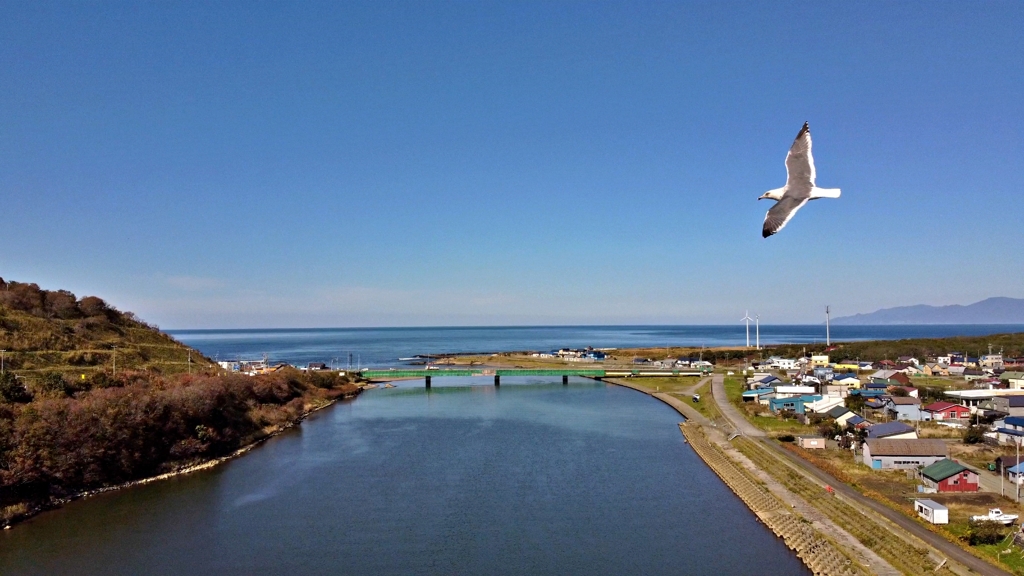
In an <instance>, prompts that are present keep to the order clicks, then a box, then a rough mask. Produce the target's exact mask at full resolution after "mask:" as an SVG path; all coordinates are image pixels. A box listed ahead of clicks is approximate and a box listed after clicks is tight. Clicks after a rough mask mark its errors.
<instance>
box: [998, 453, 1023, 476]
mask: <svg viewBox="0 0 1024 576" xmlns="http://www.w3.org/2000/svg"><path fill="white" fill-rule="evenodd" d="M995 462H996V470H1002V471H1003V472H1004V473H1005V472H1006V471H1007V470H1009V469H1010V468H1012V467H1014V466H1016V465H1018V464H1020V463H1021V462H1024V455H1021V456H1015V455H1013V454H1008V455H1003V456H997V457H996V460H995Z"/></svg>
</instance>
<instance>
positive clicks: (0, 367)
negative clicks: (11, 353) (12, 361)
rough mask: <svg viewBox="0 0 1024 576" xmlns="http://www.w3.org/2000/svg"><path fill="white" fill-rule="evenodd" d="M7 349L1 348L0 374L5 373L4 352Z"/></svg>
mask: <svg viewBox="0 0 1024 576" xmlns="http://www.w3.org/2000/svg"><path fill="white" fill-rule="evenodd" d="M5 352H7V350H0V374H3V373H4V353H5Z"/></svg>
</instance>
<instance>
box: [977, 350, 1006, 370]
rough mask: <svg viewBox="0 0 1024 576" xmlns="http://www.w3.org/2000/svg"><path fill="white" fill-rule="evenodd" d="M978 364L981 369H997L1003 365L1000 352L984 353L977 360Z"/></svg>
mask: <svg viewBox="0 0 1024 576" xmlns="http://www.w3.org/2000/svg"><path fill="white" fill-rule="evenodd" d="M978 366H979V367H980V368H982V369H985V368H988V369H990V370H997V369H999V368H1002V367H1003V355H1002V354H985V355H984V356H982V357H981V358H980V359H979V360H978Z"/></svg>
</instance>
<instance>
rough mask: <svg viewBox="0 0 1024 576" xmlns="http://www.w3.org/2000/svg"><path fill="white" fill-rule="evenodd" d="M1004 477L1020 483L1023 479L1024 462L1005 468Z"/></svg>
mask: <svg viewBox="0 0 1024 576" xmlns="http://www.w3.org/2000/svg"><path fill="white" fill-rule="evenodd" d="M1006 479H1007V480H1009V481H1010V482H1013V483H1014V484H1021V483H1022V482H1021V481H1022V480H1024V462H1022V463H1020V464H1017V465H1016V466H1010V467H1009V468H1007V469H1006Z"/></svg>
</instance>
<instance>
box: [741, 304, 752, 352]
mask: <svg viewBox="0 0 1024 576" xmlns="http://www.w3.org/2000/svg"><path fill="white" fill-rule="evenodd" d="M751 320H753V318H751V317H750V311H748V310H744V311H743V318H740V322H744V321H746V323H747V348H750V321H751Z"/></svg>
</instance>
